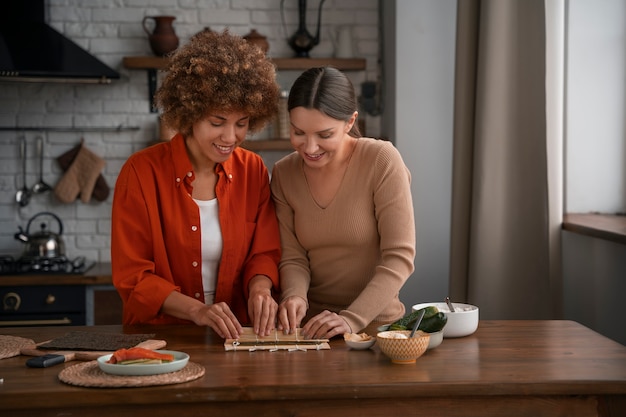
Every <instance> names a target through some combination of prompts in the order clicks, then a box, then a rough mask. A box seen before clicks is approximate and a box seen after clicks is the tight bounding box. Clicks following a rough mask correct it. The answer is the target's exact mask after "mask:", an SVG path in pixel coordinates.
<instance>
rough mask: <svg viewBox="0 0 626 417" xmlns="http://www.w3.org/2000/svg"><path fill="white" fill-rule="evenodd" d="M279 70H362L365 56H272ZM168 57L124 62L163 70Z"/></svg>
mask: <svg viewBox="0 0 626 417" xmlns="http://www.w3.org/2000/svg"><path fill="white" fill-rule="evenodd" d="M270 59H271V60H272V62H274V64H275V65H276V69H277V70H305V69H307V68H311V67H323V66H325V65H331V66H333V67H335V68H337V69H340V70H342V71H362V70H364V69H365V67H366V61H365V58H270ZM167 62H168V59H167V58H162V57H158V56H125V57H124V58H123V60H122V64H123V65H124V67H125V68H128V69H144V70H150V69H152V70H162V69H166V68H167Z"/></svg>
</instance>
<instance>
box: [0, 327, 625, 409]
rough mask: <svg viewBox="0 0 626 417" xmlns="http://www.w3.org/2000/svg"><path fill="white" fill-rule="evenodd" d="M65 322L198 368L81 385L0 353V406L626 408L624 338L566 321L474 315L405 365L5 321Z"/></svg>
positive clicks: (186, 337)
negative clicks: (163, 346) (153, 381)
mask: <svg viewBox="0 0 626 417" xmlns="http://www.w3.org/2000/svg"><path fill="white" fill-rule="evenodd" d="M70 330H84V331H94V332H122V331H124V332H125V333H156V338H158V339H165V340H167V342H168V349H172V350H179V351H184V352H187V353H189V355H190V356H191V361H193V362H195V363H198V364H201V365H203V366H204V367H205V368H206V374H205V375H204V376H203V377H202V378H200V379H197V380H195V381H191V382H186V383H182V384H174V385H165V386H157V387H142V388H113V389H108V388H107V389H105V388H82V387H75V386H71V385H66V384H64V383H62V382H60V381H59V380H58V379H57V375H58V373H59V372H60V371H61V370H62V369H63V367H68V366H72V365H74V364H75V363H72V362H69V363H65V364H62V365H57V366H55V367H51V368H44V369H41V368H39V369H37V368H28V367H26V366H25V361H26V359H27V357H24V356H17V357H13V358H9V359H2V360H0V378H2V379H3V382H2V384H0V415H3V416H11V417H16V416H32V415H36V416H48V415H50V416H52V415H55V416H59V415H75V416H78V415H81V416H82V415H89V416H150V417H160V416H167V417H178V416H180V417H183V416H185V417H187V416H196V415H197V416H228V417H233V416H274V415H276V416H344V417H345V416H365V415H372V416H392V415H394V416H398V417H400V416H402V417H404V416H422V415H423V416H463V417H472V416H508V417H511V416H513V417H514V416H533V417H541V416H557V415H558V416H574V417H577V416H597V415H603V416H609V415H611V416H625V415H626V347H625V346H623V345H621V344H619V343H617V342H614V341H612V340H610V339H608V338H606V337H604V336H601V335H599V334H598V333H595V332H594V331H592V330H590V329H588V328H586V327H584V326H582V325H580V324H578V323H575V322H572V321H481V322H480V325H479V328H478V330H477V331H476V333H475V334H473V335H471V336H468V337H464V338H459V339H444V341H443V343H442V344H441V345H440V346H439V347H437V348H436V349H433V350H430V351H428V352H426V354H425V355H424V356H422V357H421V358H420V359H418V361H417V363H416V364H413V365H395V364H392V363H391V362H390V361H389V359H388V358H386V357H385V356H384V355H383V354H382V353H381V352H380V350H379V349H378V347H377V346H374V348H372V349H370V350H366V351H353V350H349V349H348V348H347V347H346V345H345V344H344V342H343V340H342V339H333V340H331V343H330V344H331V349H330V350H320V351H315V350H309V351H307V352H286V351H279V352H268V351H256V352H247V351H239V352H225V351H224V346H223V340H222V339H221V338H219V337H218V336H217V335H216V334H215V333H214V332H213V331H212V330H210V329H208V328H203V327H196V326H159V327H150V326H141V327H139V326H135V327H127V326H126V327H122V326H86V327H75V328H71V327H70V328H68V327H62V328H61V327H47V328H25V327H23V328H4V329H0V334H12V335H16V336H22V337H27V338H32V339H34V340H35V341H36V342H39V341H43V340H47V339H50V338H53V337H58V336H62V335H63V334H65V332H67V331H70Z"/></svg>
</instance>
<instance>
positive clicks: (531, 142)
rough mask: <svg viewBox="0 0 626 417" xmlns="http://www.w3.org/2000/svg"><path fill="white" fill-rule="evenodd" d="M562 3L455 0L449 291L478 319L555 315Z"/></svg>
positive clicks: (559, 292)
mask: <svg viewBox="0 0 626 417" xmlns="http://www.w3.org/2000/svg"><path fill="white" fill-rule="evenodd" d="M563 22H564V4H563V1H562V0H524V1H518V0H461V1H459V2H458V14H457V51H456V71H455V109H454V113H455V114H454V151H453V184H452V194H453V195H452V219H451V225H452V232H451V233H452V234H451V248H450V249H451V264H450V297H451V298H452V299H453V301H458V302H468V303H471V304H475V305H478V306H479V307H480V310H481V318H483V319H549V318H560V316H561V311H562V301H561V299H562V278H561V260H560V227H561V219H562V204H563V203H562V201H563V191H562V188H563V186H562V170H563V169H562V159H563V152H562V136H563V134H562V126H563V82H564V81H563V78H564V75H563V74H564V71H563V55H564V52H563V50H564V35H563V33H564V24H563Z"/></svg>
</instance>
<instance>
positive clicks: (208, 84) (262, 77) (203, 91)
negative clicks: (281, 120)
mask: <svg viewBox="0 0 626 417" xmlns="http://www.w3.org/2000/svg"><path fill="white" fill-rule="evenodd" d="M279 95H280V87H279V86H278V83H277V82H276V69H275V67H274V65H273V64H272V62H271V61H270V60H269V59H268V58H267V56H266V55H265V53H264V52H263V51H261V49H259V48H258V47H257V46H255V45H253V44H251V43H248V42H247V41H246V40H245V39H243V38H242V37H240V36H238V35H233V34H231V33H230V32H229V31H228V29H226V30H225V31H223V32H222V33H219V32H214V31H211V30H204V31H202V32H199V33H197V34H196V35H194V36H193V37H192V38H191V39H190V40H189V42H188V43H187V44H186V45H184V46H182V47H180V48H179V49H177V50H176V51H175V52H174V54H173V55H172V56H171V57H170V63H169V66H168V69H167V73H166V75H165V78H164V79H163V82H162V84H161V86H160V87H159V89H158V90H157V92H156V95H155V100H156V103H157V105H158V107H159V108H160V109H161V120H162V121H163V123H164V124H165V125H166V126H168V127H169V128H172V129H174V130H177V131H179V132H180V133H181V134H182V135H183V136H188V135H190V134H191V132H192V128H193V125H194V124H195V123H196V122H197V121H199V120H201V119H203V118H205V117H206V116H207V115H208V114H209V113H210V112H211V111H220V112H226V113H230V112H242V113H244V114H246V115H248V116H249V117H250V123H249V131H250V132H257V131H259V130H261V129H262V128H263V127H264V126H265V125H266V124H267V123H268V122H269V121H270V120H271V119H272V118H273V117H275V115H276V112H277V110H278V99H279Z"/></svg>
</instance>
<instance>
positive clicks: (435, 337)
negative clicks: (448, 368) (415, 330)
mask: <svg viewBox="0 0 626 417" xmlns="http://www.w3.org/2000/svg"><path fill="white" fill-rule="evenodd" d="M428 334H429V335H430V340H428V348H427V349H426V350H430V349H434V348H436V347H437V346H439V345H440V344H441V342H443V330H439V331H438V332H435V333H428Z"/></svg>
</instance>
